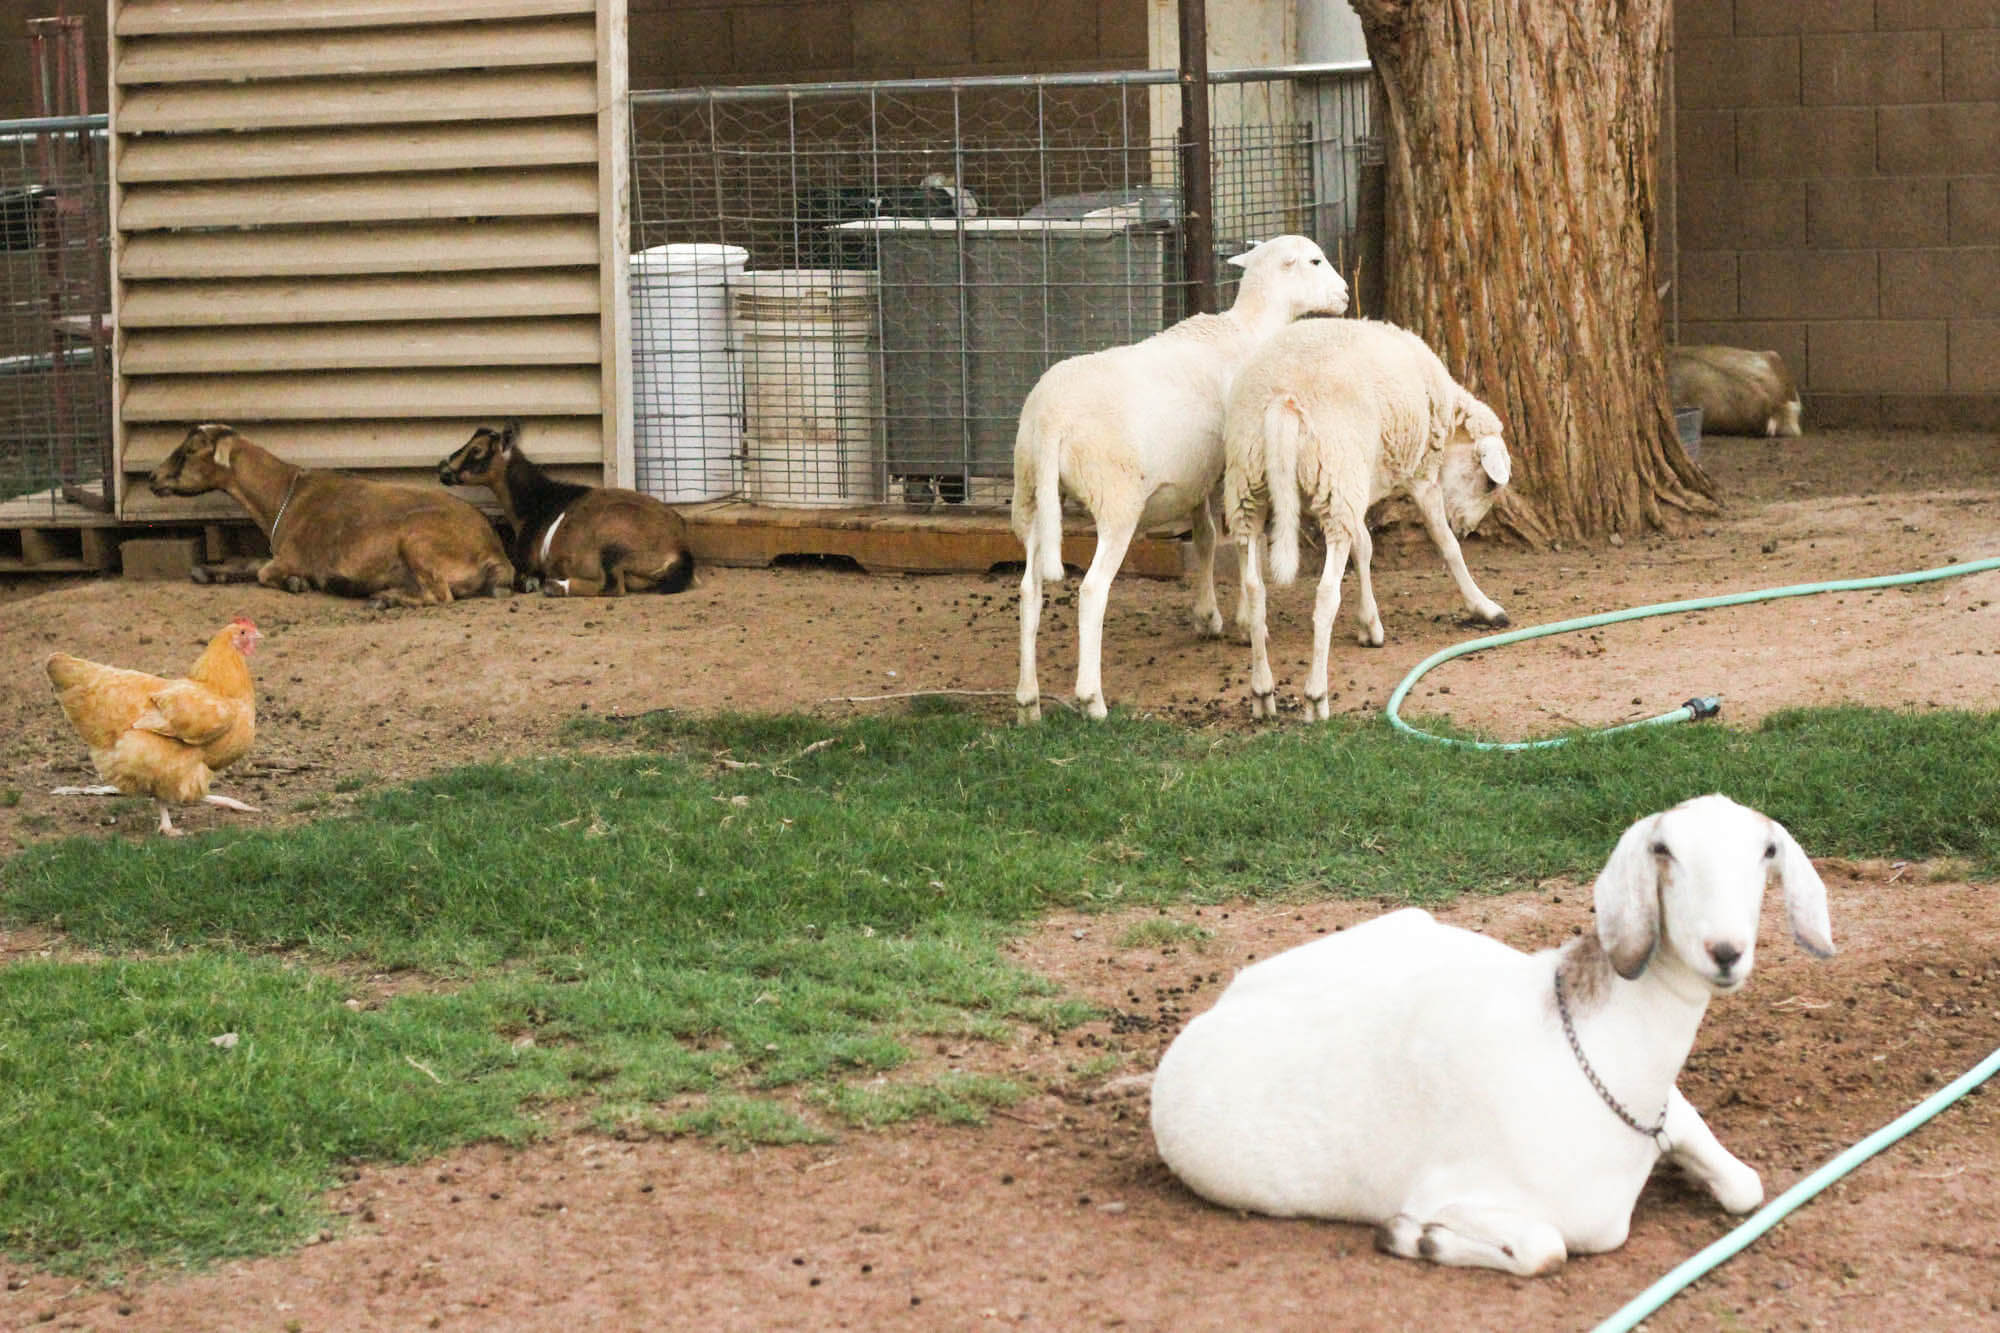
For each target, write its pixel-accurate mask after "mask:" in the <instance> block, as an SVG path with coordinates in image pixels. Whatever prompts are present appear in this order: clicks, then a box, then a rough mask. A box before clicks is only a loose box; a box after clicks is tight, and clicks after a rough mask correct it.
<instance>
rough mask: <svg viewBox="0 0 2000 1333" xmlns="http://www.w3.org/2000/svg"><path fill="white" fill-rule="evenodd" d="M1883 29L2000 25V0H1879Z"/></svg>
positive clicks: (1877, 12) (1877, 11)
mask: <svg viewBox="0 0 2000 1333" xmlns="http://www.w3.org/2000/svg"><path fill="white" fill-rule="evenodd" d="M1875 26H1876V27H1877V28H1879V29H1881V30H1882V31H1883V32H1906V31H1909V30H1912V29H1917V28H2000V0H1875Z"/></svg>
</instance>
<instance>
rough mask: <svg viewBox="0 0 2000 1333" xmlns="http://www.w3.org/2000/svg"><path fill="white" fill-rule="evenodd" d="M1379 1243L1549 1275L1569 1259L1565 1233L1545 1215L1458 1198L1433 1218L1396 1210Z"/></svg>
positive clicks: (1450, 1260)
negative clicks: (1549, 1221)
mask: <svg viewBox="0 0 2000 1333" xmlns="http://www.w3.org/2000/svg"><path fill="white" fill-rule="evenodd" d="M1375 1248H1376V1249H1378V1250H1381V1251H1382V1252H1383V1253H1385V1254H1393V1255H1397V1256H1399V1257H1401V1258H1404V1259H1428V1260H1430V1261H1431V1262H1432V1263H1437V1264H1446V1265H1449V1266H1451V1267H1454V1268H1497V1269H1499V1270H1500V1271H1501V1272H1503V1273H1513V1274H1514V1275H1516V1276H1517V1277H1544V1276H1546V1275H1548V1274H1550V1273H1553V1272H1555V1271H1556V1270H1557V1269H1559V1268H1561V1267H1562V1266H1563V1264H1564V1263H1565V1262H1566V1261H1567V1260H1568V1258H1569V1250H1568V1247H1567V1246H1565V1245H1564V1244H1563V1238H1562V1233H1561V1232H1560V1231H1558V1230H1556V1229H1555V1227H1554V1226H1553V1225H1551V1224H1550V1223H1548V1222H1544V1221H1542V1220H1541V1219H1540V1218H1536V1217H1530V1216H1528V1215H1527V1214H1526V1213H1521V1212H1516V1211H1515V1210H1513V1209H1511V1208H1500V1207H1495V1206H1492V1205H1488V1204H1476V1203H1453V1204H1446V1205H1445V1206H1444V1207H1442V1208H1439V1209H1437V1210H1436V1211H1435V1212H1434V1213H1432V1214H1431V1215H1430V1216H1429V1217H1425V1218H1419V1217H1416V1216H1413V1215H1411V1214H1409V1213H1397V1214H1396V1215H1395V1216H1394V1217H1392V1218H1390V1219H1389V1220H1388V1221H1387V1222H1384V1223H1382V1224H1381V1225H1380V1226H1378V1227H1376V1228H1375Z"/></svg>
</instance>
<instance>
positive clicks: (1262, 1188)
mask: <svg viewBox="0 0 2000 1333" xmlns="http://www.w3.org/2000/svg"><path fill="white" fill-rule="evenodd" d="M1770 880H1776V881H1778V882H1779V883H1780V884H1782V885H1783V887H1784V899H1785V908H1786V911H1787V913H1788V914H1789V916H1790V919H1791V928H1792V934H1793V936H1794V937H1795V938H1796V939H1797V940H1798V942H1799V944H1800V945H1801V946H1802V947H1803V948H1804V949H1805V950H1806V951H1807V952H1808V953H1811V954H1813V955H1815V956H1818V957H1825V956H1827V955H1829V954H1831V953H1832V952H1833V937H1832V931H1831V927H1830V926H1829V924H1828V921H1827V910H1826V888H1825V886H1824V885H1823V884H1822V883H1821V882H1820V878H1819V875H1818V874H1817V873H1816V872H1815V871H1814V869H1813V866H1812V862H1811V861H1809V860H1807V859H1806V855H1805V853H1804V852H1802V851H1801V850H1800V849H1799V846H1798V844H1797V843H1796V842H1794V841H1793V840H1792V836H1791V835H1790V834H1789V833H1787V832H1786V831H1785V829H1784V828H1783V826H1781V825H1780V824H1778V823H1777V822H1776V821H1774V820H1772V819H1770V818H1768V817H1766V816H1764V815H1762V814H1759V813H1758V812H1756V811H1755V810H1751V809H1748V808H1746V807H1744V806H1741V805H1738V804H1736V803H1735V802H1734V801H1731V800H1730V799H1728V798H1727V797H1725V796H1716V795H1711V796H1703V797H1699V798H1697V799H1694V800H1691V801H1686V802H1684V803H1682V804H1680V805H1677V806H1675V807H1674V808H1672V809H1671V810H1667V811H1664V812H1662V813H1660V814H1655V815H1650V816H1648V817H1646V818H1644V819H1641V820H1639V821H1638V822H1637V823H1635V824H1633V825H1632V826H1631V827H1630V828H1629V829H1627V830H1626V831H1625V834H1624V836H1623V837H1621V838H1620V839H1619V841H1618V845H1617V847H1616V849H1615V850H1613V852H1612V853H1611V858H1610V860H1609V861H1607V862H1606V863H1605V866H1604V869H1603V870H1602V871H1601V872H1600V873H1599V874H1598V876H1597V885H1596V903H1597V929H1596V932H1595V933H1594V934H1587V935H1584V936H1581V937H1580V938H1578V939H1575V940H1572V941H1570V942H1569V943H1568V944H1566V945H1564V946H1563V947H1561V948H1559V949H1545V950H1542V951H1541V952H1539V953H1535V954H1523V953H1520V952H1517V951H1516V950H1514V949H1510V948H1508V947H1507V946H1506V945H1504V944H1501V943H1499V942H1498V941H1495V940H1492V939H1489V938H1487V937H1486V936H1483V935H1478V934H1475V933H1473V932H1471V931H1468V930H1461V929H1458V928H1456V927H1453V926H1446V925H1442V924H1440V923H1439V922H1437V921H1436V920H1434V919H1433V918H1432V917H1431V915H1430V914H1429V913H1428V912H1425V911H1423V910H1421V909H1419V908H1407V909H1405V910H1403V911H1400V912H1392V913H1390V914H1388V915H1387V916H1382V917H1378V918H1376V919H1374V920H1372V921H1369V922H1367V923H1366V924H1364V925H1361V926H1357V927H1355V928H1354V929H1352V930H1348V931H1343V932H1341V933H1339V934H1336V935H1329V936H1327V937H1326V938H1324V939H1320V940H1315V941H1314V942H1312V943H1310V944H1306V945H1303V946H1301V947H1299V948H1296V949H1291V950H1288V951H1287V952H1285V953H1281V954H1278V955H1277V956H1275V957H1273V958H1271V959H1268V960H1266V961H1264V962H1261V963H1258V964H1256V965H1254V966H1252V967H1248V968H1245V969H1244V970H1243V971H1242V972H1240V973H1238V974H1237V976H1236V979H1235V980H1234V981H1232V982H1231V983H1230V985H1229V986H1228V988H1227V989H1226V990H1224V991H1223V993H1222V996H1221V998H1220V999H1218V1000H1217V1002H1216V1004H1215V1007H1214V1008H1212V1009H1210V1010H1209V1011H1208V1012H1206V1013H1204V1014H1202V1015H1201V1016H1199V1017H1198V1018H1196V1019H1195V1020H1194V1021H1193V1022H1192V1023H1190V1024H1189V1025H1188V1026H1187V1028H1186V1029H1185V1030H1184V1031H1182V1032H1181V1034H1180V1035H1179V1036H1178V1037H1176V1038H1175V1040H1174V1042H1173V1044H1172V1045H1171V1046H1170V1047H1168V1049H1167V1053H1166V1055H1165V1056H1164V1057H1163V1058H1162V1059H1161V1061H1160V1065H1159V1070H1158V1072H1157V1073H1156V1074H1155V1076H1154V1079H1153V1090H1152V1123H1153V1136H1154V1140H1155V1142H1156V1143H1157V1145H1158V1147H1159V1151H1160V1155H1161V1157H1162V1158H1164V1159H1165V1161H1166V1163H1167V1165H1168V1166H1169V1167H1170V1168H1172V1170H1173V1172H1174V1174H1175V1175H1176V1176H1178V1177H1180V1179H1181V1180H1182V1181H1183V1182H1185V1183H1186V1184H1187V1186H1188V1187H1189V1188H1190V1189H1192V1190H1193V1191H1194V1192H1195V1193H1197V1194H1199V1195H1201V1196H1202V1197H1203V1198H1205V1199H1209V1200H1211V1201H1213V1202H1215V1203H1218V1204H1221V1205H1223V1206H1225V1207H1229V1208H1238V1209H1245V1210H1248V1211H1252V1212H1258V1213H1267V1214H1271V1215H1273V1216H1278V1217H1323V1218H1335V1219H1342V1220H1347V1221H1354V1222H1370V1223H1374V1224H1375V1225H1376V1232H1375V1243H1376V1245H1377V1247H1378V1248H1380V1249H1383V1250H1386V1251H1387V1252H1389V1253H1391V1254H1396V1255H1401V1256H1402V1257H1404V1258H1424V1259H1431V1260H1435V1261H1436V1262H1438V1263H1444V1264H1459V1265H1469V1266H1478V1267H1486V1268H1499V1269H1504V1270H1506V1271H1508V1272H1511V1273H1516V1274H1520V1275H1523V1276H1528V1275H1536V1274H1545V1273H1550V1272H1553V1271H1555V1270H1556V1269H1557V1268H1559V1267H1561V1266H1562V1264H1563V1262H1564V1260H1565V1259H1566V1257H1567V1256H1568V1255H1570V1254H1588V1253H1595V1252H1601V1251H1604V1250H1611V1249H1616V1248H1617V1247H1618V1246H1619V1245H1622V1244H1623V1243H1624V1241H1625V1236H1626V1232H1627V1230H1628V1229H1629V1227H1630V1224H1631V1216H1632V1208H1633V1205H1634V1203H1635V1202H1636V1201H1637V1199H1638V1197H1639V1191H1640V1189H1641V1187H1643V1186H1644V1184H1645V1183H1646V1178H1647V1176H1648V1175H1649V1174H1650V1173H1651V1171H1652V1169H1653V1165H1654V1163H1655V1161H1656V1160H1657V1159H1658V1158H1659V1157H1660V1156H1661V1155H1662V1154H1663V1153H1664V1155H1665V1156H1666V1157H1668V1158H1669V1159H1671V1160H1673V1161H1674V1162H1676V1163H1678V1164H1679V1165H1680V1166H1681V1167H1682V1169H1683V1170H1685V1171H1687V1172H1688V1173H1689V1174H1690V1175H1691V1176H1693V1177H1694V1178H1695V1179H1696V1180H1698V1181H1700V1182H1701V1183H1702V1184H1703V1185H1705V1186H1706V1187H1707V1188H1708V1190H1709V1191H1710V1192H1711V1193H1712V1194H1713V1195H1714V1196H1715V1198H1716V1201H1717V1202H1719V1203H1720V1204H1721V1205H1722V1206H1723V1208H1725V1209H1727V1210H1728V1211H1729V1212H1732V1213H1744V1212H1748V1211H1750V1210H1751V1209H1753V1208H1755V1207H1757V1206H1758V1204H1760V1203H1761V1202H1762V1201H1763V1197H1764V1191H1763V1183H1762V1182H1761V1181H1760V1180H1759V1179H1758V1176H1757V1172H1756V1171H1755V1170H1753V1169H1752V1168H1750V1167H1748V1166H1746V1165H1744V1164H1743V1163H1742V1162H1740V1161H1738V1160H1737V1159H1736V1158H1735V1157H1733V1156H1731V1155H1730V1153H1729V1152H1728V1150H1727V1149H1725V1148H1724V1147H1723V1146H1722V1145H1721V1144H1720V1143H1719V1142H1717V1141H1716V1138H1715V1135H1714V1134H1713V1133H1711V1132H1710V1130H1709V1128H1708V1126H1707V1125H1706V1124H1705V1123H1703V1121H1702V1118H1701V1115H1700V1113H1699V1112H1697V1111H1696V1110H1695V1109H1694V1107H1693V1106H1691V1105H1690V1104H1689V1103H1688V1101H1687V1099H1686V1098H1684V1097H1682V1096H1681V1094H1680V1092H1679V1091H1678V1090H1677V1089H1676V1088H1675V1086H1674V1080H1675V1078H1676V1077H1678V1075H1679V1073H1680V1069H1681V1065H1682V1063H1683V1062H1684V1061H1685V1060H1686V1059H1687V1055H1688V1050H1689V1048H1690V1047H1691V1046H1692V1045H1693V1044H1694V1036H1695V1030H1696V1028H1697V1027H1698V1026H1699V1025H1700V1023H1701V1018H1702V1014H1703V1012H1704V1011H1705V1010H1706V1009H1707V1007H1708V1001H1709V998H1710V996H1712V995H1726V994H1729V993H1731V992H1733V991H1735V990H1737V989H1738V988H1739V987H1741V986H1742V985H1743V983H1744V981H1745V979H1746V978H1748V976H1749V975H1750V969H1751V964H1752V961H1753V955H1754V952H1755V949H1756V943H1757V923H1758V916H1759V912H1760V906H1761V904H1762V902H1763V897H1764V889H1765V886H1766V883H1767V881H1770Z"/></svg>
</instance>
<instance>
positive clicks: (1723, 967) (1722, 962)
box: [1708, 944, 1743, 972]
mask: <svg viewBox="0 0 2000 1333" xmlns="http://www.w3.org/2000/svg"><path fill="white" fill-rule="evenodd" d="M1708 956H1709V957H1710V958H1713V959H1714V960H1715V966H1716V967H1717V969H1719V970H1720V971H1723V972H1727V971H1728V970H1729V969H1730V968H1732V967H1735V966H1736V960H1737V959H1739V958H1741V957H1742V956H1743V951H1742V950H1741V949H1739V948H1737V947H1736V946H1735V945H1733V944H1711V945H1709V946H1708Z"/></svg>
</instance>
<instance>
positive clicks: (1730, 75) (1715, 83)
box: [1674, 37, 1799, 111]
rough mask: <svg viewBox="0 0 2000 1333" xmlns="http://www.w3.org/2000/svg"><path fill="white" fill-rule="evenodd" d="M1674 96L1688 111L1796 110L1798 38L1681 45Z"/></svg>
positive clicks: (1734, 39)
mask: <svg viewBox="0 0 2000 1333" xmlns="http://www.w3.org/2000/svg"><path fill="white" fill-rule="evenodd" d="M1674 96H1675V98H1676V99H1677V100H1678V101H1679V103H1680V105H1681V106H1684V107H1686V108H1688V109H1689V110H1691V111H1701V110H1709V109H1714V108H1717V107H1746V106H1797V105H1798V104H1799V43H1798V39H1797V38H1794V37H1716V38H1700V39H1697V40H1694V41H1684V42H1682V43H1681V44H1680V46H1679V48H1678V49H1677V51H1676V52H1675V55H1674Z"/></svg>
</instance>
